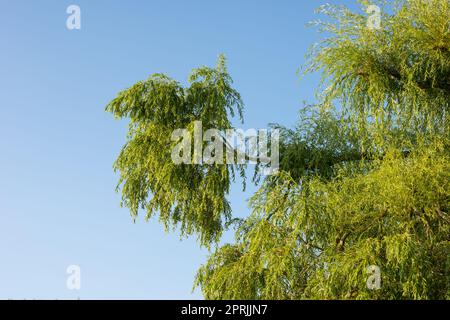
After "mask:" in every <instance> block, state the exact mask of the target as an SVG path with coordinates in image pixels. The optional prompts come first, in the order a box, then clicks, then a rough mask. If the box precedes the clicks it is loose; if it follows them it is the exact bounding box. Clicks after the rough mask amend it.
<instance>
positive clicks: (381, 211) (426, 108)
mask: <svg viewBox="0 0 450 320" xmlns="http://www.w3.org/2000/svg"><path fill="white" fill-rule="evenodd" d="M362 3H363V4H365V5H367V4H368V3H366V2H362ZM449 4H450V3H449V1H448V0H429V1H428V0H427V1H425V0H410V1H397V2H396V5H395V6H393V7H391V8H389V9H390V10H391V11H392V12H393V13H392V14H391V15H384V16H383V20H382V28H381V29H379V30H371V29H368V28H367V27H366V21H367V16H366V15H364V14H358V13H354V12H352V11H350V10H349V9H347V8H345V7H336V6H331V5H326V6H323V7H321V8H320V10H319V11H320V12H324V13H326V14H328V15H329V16H330V17H331V18H333V19H335V22H332V21H331V22H321V23H320V26H321V28H322V31H324V32H326V33H327V34H329V35H330V36H329V37H328V38H326V39H325V40H324V41H323V42H322V43H320V44H319V45H317V46H316V47H314V48H313V50H312V53H311V55H310V63H309V65H308V67H307V69H306V72H311V71H321V72H322V75H323V82H322V86H321V88H320V92H319V93H320V94H319V99H320V104H319V107H317V108H316V109H315V110H316V111H315V112H306V113H303V114H302V116H301V118H300V122H299V125H298V127H297V128H296V129H295V130H289V129H283V131H282V132H283V134H282V139H281V146H280V156H281V159H280V165H281V169H282V172H281V174H280V175H278V176H277V177H273V178H268V179H266V181H265V182H264V184H263V186H262V187H261V189H260V190H259V191H258V192H257V193H256V194H255V195H254V196H253V198H252V199H251V202H250V204H251V206H252V209H253V212H252V214H251V216H250V217H249V218H247V219H246V220H245V221H243V222H242V223H241V225H240V226H239V228H238V230H237V232H236V243H234V244H227V245H224V246H222V247H219V248H218V249H217V250H216V251H215V252H214V253H213V254H212V255H211V256H210V258H209V259H208V261H207V263H206V264H205V265H204V266H202V267H201V268H200V270H199V272H198V274H197V278H196V285H198V286H200V287H201V289H202V292H203V294H204V296H205V297H206V298H209V299H405V298H406V299H449V298H450V216H449V212H450V153H449V142H450V139H449V133H450V130H449V129H450V128H449V125H450V121H449V111H450V108H449V103H450V10H449V9H450V6H449ZM388 11H389V10H388V9H387V11H386V12H388ZM333 105H338V106H339V107H340V109H339V112H337V111H335V112H333V107H332V106H333ZM372 265H375V266H378V267H379V268H380V269H381V279H382V280H381V289H379V290H370V289H369V288H368V287H367V284H366V281H367V279H368V277H369V275H370V274H368V273H367V269H368V267H369V266H372Z"/></svg>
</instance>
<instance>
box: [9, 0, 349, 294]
mask: <svg viewBox="0 0 450 320" xmlns="http://www.w3.org/2000/svg"><path fill="white" fill-rule="evenodd" d="M337 3H353V1H344V0H340V1H339V2H337ZM0 4H1V6H0V7H1V10H0V46H1V50H0V88H1V89H0V98H1V104H0V172H1V176H0V255H1V260H0V299H8V298H9V299H24V298H26V299H33V298H39V299H56V298H67V299H72V298H81V299H96V298H100V299H101V298H105V299H120V298H125V299H183V298H184V299H198V298H201V294H200V292H199V291H198V290H197V291H195V292H194V293H191V289H192V283H193V279H194V275H195V272H196V270H197V268H198V267H199V266H200V265H201V264H202V263H204V262H205V259H206V257H207V254H208V252H207V251H206V250H202V249H200V248H199V246H198V244H197V242H196V240H195V238H191V239H185V240H183V241H180V239H179V237H178V235H177V234H174V233H169V234H166V233H165V232H164V231H163V228H162V226H161V225H160V224H159V223H158V222H157V220H156V219H152V220H151V221H149V222H145V221H144V219H143V215H141V216H140V218H139V219H138V220H137V221H136V223H133V222H132V220H131V218H130V215H129V213H128V211H127V210H126V209H123V208H120V207H119V202H120V195H119V194H116V193H115V185H116V182H117V175H116V174H114V172H113V170H112V163H113V162H114V160H115V158H116V157H117V155H118V153H119V151H120V149H121V147H122V145H123V144H124V142H125V134H126V122H119V121H116V120H114V119H113V117H112V116H111V115H110V114H107V113H106V112H104V106H105V105H106V104H107V102H108V101H109V100H111V99H112V98H114V96H115V94H116V93H117V92H118V91H119V90H122V89H125V88H127V87H129V86H130V85H132V84H133V83H135V82H136V81H138V80H142V79H146V78H147V77H148V76H149V75H150V74H152V73H160V72H162V73H167V74H168V75H169V76H171V77H173V78H175V79H177V80H179V81H181V82H183V83H184V82H186V80H187V76H188V74H189V72H190V70H191V69H192V68H195V67H197V66H201V65H215V62H216V59H217V56H218V55H219V54H220V53H224V54H225V55H226V57H227V59H228V68H229V71H230V73H231V75H232V77H233V79H234V83H235V87H236V88H237V89H238V90H239V91H240V92H241V94H242V97H243V100H244V102H245V123H244V125H239V127H242V128H243V129H247V128H265V127H267V124H268V123H271V122H278V123H282V124H285V125H288V126H290V125H293V124H294V123H295V120H296V117H297V112H298V110H299V108H300V107H301V106H302V101H303V100H308V101H314V100H313V94H314V88H315V85H316V83H317V76H311V77H307V78H305V79H303V80H302V81H299V77H298V75H297V74H296V70H297V69H298V68H299V67H300V66H301V65H302V64H303V63H304V55H305V54H306V53H307V49H308V47H309V46H310V45H311V44H312V43H314V42H315V41H317V40H318V39H319V35H318V33H317V32H316V31H315V30H314V29H312V28H307V27H306V26H305V24H306V23H307V22H308V21H310V20H312V19H315V18H317V16H316V15H315V14H314V9H315V8H316V7H318V6H319V5H320V4H322V2H321V1H307V0H296V1H261V0H258V1H237V0H236V1H235V0H233V1H211V0H209V1H194V0H193V1H181V0H180V1H174V0H169V1H137V0H134V1H124V0H122V1H99V0H95V1H93V0H89V1H87V0H75V1H56V0H55V1H49V0H47V1H21V0H19V1H6V0H1V1H0ZM70 4H76V5H79V6H80V8H81V30H68V29H67V28H66V19H67V16H68V15H67V14H66V8H67V7H68V6H69V5H70ZM254 190H255V188H254V187H250V188H248V190H247V191H246V192H245V193H242V192H241V190H240V187H239V186H238V185H236V186H235V187H233V190H232V192H231V195H230V200H231V202H232V204H233V209H234V212H235V214H236V215H237V216H246V215H248V214H249V209H248V207H247V204H246V199H247V198H248V197H249V196H250V195H251V194H252V192H253V191H254ZM228 239H231V237H230V235H229V234H227V235H226V236H225V237H224V241H227V240H228ZM72 264H75V265H79V266H80V267H81V289H80V290H79V291H71V290H68V289H67V288H66V279H67V276H68V275H67V274H66V268H67V266H69V265H72Z"/></svg>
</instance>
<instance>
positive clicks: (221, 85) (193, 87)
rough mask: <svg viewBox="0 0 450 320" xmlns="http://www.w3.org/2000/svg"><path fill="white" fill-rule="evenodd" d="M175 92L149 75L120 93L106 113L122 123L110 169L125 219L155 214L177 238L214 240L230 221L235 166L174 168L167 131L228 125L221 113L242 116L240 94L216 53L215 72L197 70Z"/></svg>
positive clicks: (157, 76)
mask: <svg viewBox="0 0 450 320" xmlns="http://www.w3.org/2000/svg"><path fill="white" fill-rule="evenodd" d="M189 82H190V86H189V87H187V88H184V87H182V86H181V85H180V84H179V83H178V82H176V81H174V80H171V79H170V78H168V77H167V76H165V75H161V74H155V75H152V76H151V77H150V78H149V79H148V80H146V81H140V82H138V83H136V84H135V85H133V86H132V87H131V88H129V89H127V90H125V91H122V92H120V93H119V94H118V96H117V97H116V98H115V99H114V100H112V101H111V102H110V103H109V104H108V106H107V107H106V110H107V111H109V112H111V113H113V114H114V116H115V117H117V118H129V119H130V124H129V131H128V141H127V143H126V144H125V146H124V147H123V149H122V151H121V152H120V155H119V157H118V159H117V160H116V162H115V164H114V169H115V170H117V171H119V172H120V180H119V184H118V188H120V187H121V189H122V204H123V205H124V206H126V207H128V208H129V209H130V211H131V214H132V216H133V217H136V216H137V215H138V211H139V209H142V210H145V211H146V213H147V215H146V217H147V219H148V218H150V217H151V216H153V215H155V214H158V213H159V219H160V221H161V222H162V223H163V224H164V225H165V227H166V229H169V228H171V227H173V228H176V227H179V229H180V231H181V235H182V236H187V235H190V234H194V233H196V234H198V235H199V240H200V243H201V244H202V245H205V246H208V245H209V244H210V243H211V242H215V241H217V240H218V239H219V238H220V235H221V232H222V230H223V225H224V224H226V223H229V222H230V220H231V210H230V204H229V202H228V200H227V199H226V195H227V193H228V191H229V187H230V183H231V182H232V180H233V179H234V173H235V170H236V169H237V170H238V171H239V172H240V173H241V174H242V172H243V167H242V166H231V165H230V166H228V165H207V164H201V165H193V164H175V163H174V162H173V161H172V159H171V152H172V150H173V147H174V146H175V145H176V144H177V143H178V141H172V140H171V136H172V132H173V131H174V130H175V129H180V128H189V129H190V130H191V131H192V130H193V123H194V121H202V122H203V126H204V127H205V128H217V129H219V130H225V129H229V128H231V123H230V121H229V116H234V114H235V112H238V114H239V116H240V117H241V119H242V108H243V106H242V101H241V98H240V95H239V93H238V92H236V90H234V89H233V88H232V87H231V83H232V80H231V78H230V76H229V75H228V73H227V70H226V67H225V59H224V57H223V56H221V57H220V58H219V62H218V65H217V68H207V67H202V68H199V69H196V70H194V71H193V73H192V74H191V76H190V77H189Z"/></svg>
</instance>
